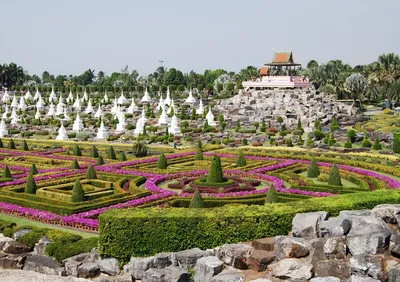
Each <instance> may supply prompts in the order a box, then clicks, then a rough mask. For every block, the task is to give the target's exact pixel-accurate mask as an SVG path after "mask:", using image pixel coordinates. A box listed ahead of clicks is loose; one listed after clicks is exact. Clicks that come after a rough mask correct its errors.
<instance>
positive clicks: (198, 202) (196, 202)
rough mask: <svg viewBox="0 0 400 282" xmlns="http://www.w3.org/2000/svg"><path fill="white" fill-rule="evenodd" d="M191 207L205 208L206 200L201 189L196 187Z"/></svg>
mask: <svg viewBox="0 0 400 282" xmlns="http://www.w3.org/2000/svg"><path fill="white" fill-rule="evenodd" d="M189 208H191V209H193V208H196V209H197V208H204V201H203V198H202V197H201V194H200V191H199V189H196V191H195V192H194V194H193V197H192V200H191V201H190V205H189Z"/></svg>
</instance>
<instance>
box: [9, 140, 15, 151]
mask: <svg viewBox="0 0 400 282" xmlns="http://www.w3.org/2000/svg"><path fill="white" fill-rule="evenodd" d="M8 149H10V150H15V143H14V140H13V139H12V138H11V139H10V142H8Z"/></svg>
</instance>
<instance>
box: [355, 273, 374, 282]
mask: <svg viewBox="0 0 400 282" xmlns="http://www.w3.org/2000/svg"><path fill="white" fill-rule="evenodd" d="M349 282H380V281H379V280H377V279H374V278H371V277H365V276H360V275H352V276H351V277H350V279H349Z"/></svg>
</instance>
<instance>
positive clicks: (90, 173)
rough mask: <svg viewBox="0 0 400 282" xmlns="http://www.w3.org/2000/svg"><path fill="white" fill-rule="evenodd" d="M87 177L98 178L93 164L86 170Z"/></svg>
mask: <svg viewBox="0 0 400 282" xmlns="http://www.w3.org/2000/svg"><path fill="white" fill-rule="evenodd" d="M86 179H97V174H96V171H95V170H94V168H93V166H92V165H90V166H89V167H88V168H87V170H86Z"/></svg>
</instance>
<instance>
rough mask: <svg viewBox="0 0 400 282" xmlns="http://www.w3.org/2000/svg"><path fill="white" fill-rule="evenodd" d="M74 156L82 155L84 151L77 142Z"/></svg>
mask: <svg viewBox="0 0 400 282" xmlns="http://www.w3.org/2000/svg"><path fill="white" fill-rule="evenodd" d="M74 156H78V157H79V156H82V151H81V148H79V146H78V145H76V144H75V147H74Z"/></svg>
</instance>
